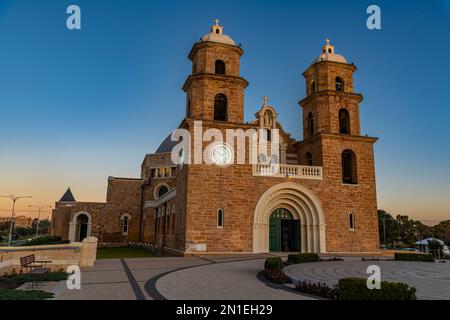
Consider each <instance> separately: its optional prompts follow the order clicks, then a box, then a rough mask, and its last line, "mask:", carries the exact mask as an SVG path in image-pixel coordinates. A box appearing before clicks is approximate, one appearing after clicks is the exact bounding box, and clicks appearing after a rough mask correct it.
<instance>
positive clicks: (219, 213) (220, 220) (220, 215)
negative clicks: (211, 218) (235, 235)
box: [217, 209, 223, 228]
mask: <svg viewBox="0 0 450 320" xmlns="http://www.w3.org/2000/svg"><path fill="white" fill-rule="evenodd" d="M217 228H223V209H218V210H217Z"/></svg>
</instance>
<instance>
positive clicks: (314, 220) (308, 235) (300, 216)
mask: <svg viewBox="0 0 450 320" xmlns="http://www.w3.org/2000/svg"><path fill="white" fill-rule="evenodd" d="M277 209H284V210H287V211H288V212H289V213H290V214H291V216H290V217H289V219H284V220H296V221H299V222H296V223H299V224H300V228H299V236H298V240H299V246H300V251H301V252H318V253H319V252H320V253H325V252H326V244H325V218H324V215H323V212H322V208H321V206H320V202H319V200H318V199H317V197H316V196H315V195H314V193H313V192H312V191H311V190H309V189H308V188H306V187H305V186H303V185H300V184H297V183H293V182H286V183H280V184H277V185H275V186H273V187H271V188H269V189H268V190H267V191H266V192H264V193H263V194H262V196H261V197H260V199H259V200H258V203H257V205H256V208H255V214H254V219H253V252H255V253H262V252H269V251H270V218H271V216H272V214H273V213H274V212H276V210H277ZM281 220H283V219H281ZM280 224H281V222H280ZM291 224H293V223H292V222H291ZM288 228H289V227H288ZM291 228H294V227H291ZM291 237H292V233H291Z"/></svg>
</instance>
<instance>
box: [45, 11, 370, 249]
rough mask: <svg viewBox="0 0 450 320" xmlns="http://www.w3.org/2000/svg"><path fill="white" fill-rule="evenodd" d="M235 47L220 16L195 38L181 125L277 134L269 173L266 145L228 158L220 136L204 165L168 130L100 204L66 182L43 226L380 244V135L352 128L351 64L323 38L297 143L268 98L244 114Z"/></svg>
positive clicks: (242, 240) (215, 240)
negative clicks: (177, 159)
mask: <svg viewBox="0 0 450 320" xmlns="http://www.w3.org/2000/svg"><path fill="white" fill-rule="evenodd" d="M243 53H244V51H243V49H242V48H241V46H240V45H238V44H236V43H235V41H233V39H231V38H230V37H229V36H227V35H225V34H224V33H223V27H222V26H221V25H219V23H218V21H217V20H216V21H215V24H214V25H213V26H212V27H211V30H210V32H209V33H207V34H205V35H204V36H203V37H202V38H201V39H200V41H198V42H196V43H194V45H193V46H192V49H191V51H190V52H189V55H188V58H189V60H190V61H191V62H192V70H191V73H190V74H189V75H188V76H187V79H186V81H185V83H184V85H183V90H184V92H185V93H186V105H185V107H183V110H185V115H184V118H183V119H182V121H181V123H180V125H179V128H180V129H183V130H185V131H186V132H188V133H190V134H191V135H192V136H194V135H198V132H195V131H196V130H198V128H197V129H196V124H197V123H199V122H201V130H202V131H201V132H200V135H202V134H203V133H204V132H206V131H207V130H210V129H214V130H215V132H221V133H222V134H223V135H226V132H227V131H228V130H229V129H233V130H239V129H242V130H243V131H244V132H246V131H248V130H256V131H257V130H262V132H264V133H265V134H264V135H263V138H261V139H265V140H266V142H270V141H271V140H272V139H275V133H276V136H277V140H278V141H279V143H278V147H277V149H276V150H275V151H276V154H277V155H279V156H278V162H279V164H278V166H277V167H276V171H272V170H271V168H272V167H271V163H270V161H267V159H265V157H264V155H261V156H258V158H257V159H258V160H257V161H256V162H250V161H248V158H249V154H251V153H252V150H250V149H251V147H250V146H249V145H246V147H245V148H246V150H247V152H246V153H245V159H244V160H246V161H244V163H237V162H236V161H235V160H236V159H233V157H232V156H230V155H233V154H237V152H238V150H236V148H237V146H235V145H229V144H226V143H224V144H223V147H222V149H217V150H215V152H213V157H212V158H213V159H212V163H209V164H205V163H196V162H189V161H185V162H184V163H181V164H179V163H174V161H173V154H172V153H173V150H174V147H176V146H177V144H178V141H174V140H173V138H172V135H169V136H168V137H167V138H166V139H165V140H164V141H163V142H162V143H161V144H160V146H159V147H158V148H157V150H156V151H155V152H154V153H150V154H147V155H146V156H145V157H144V159H143V161H142V164H141V174H140V178H120V177H109V178H108V187H107V196H106V202H102V203H94V202H81V201H77V200H76V199H75V197H74V195H73V194H72V192H71V190H70V189H68V190H67V191H66V193H65V194H64V195H63V196H62V198H61V199H60V200H59V201H58V202H56V204H55V209H54V210H53V216H52V226H51V233H52V234H53V235H59V236H61V237H62V238H63V239H68V240H70V241H73V242H78V241H81V240H83V239H84V238H85V237H88V236H91V235H92V236H96V237H97V238H98V239H99V242H100V243H105V244H117V245H119V244H126V243H129V242H145V243H150V244H153V245H155V246H157V247H159V248H161V249H164V250H166V251H168V252H171V253H174V254H178V255H189V254H196V253H197V254H205V253H263V252H270V251H291V252H317V253H327V252H330V253H331V252H332V253H365V252H367V253H368V252H377V251H378V250H379V240H378V220H377V202H376V188H375V167H374V151H373V145H374V143H375V142H376V141H377V138H373V137H368V136H366V135H361V128H360V114H359V104H360V103H361V101H362V95H361V94H359V93H355V92H354V85H353V73H354V72H355V71H356V67H355V65H354V64H353V63H349V62H347V60H346V59H345V58H344V57H343V56H342V55H339V54H337V53H335V48H334V46H333V45H332V44H331V43H330V41H329V40H328V39H327V40H326V43H325V45H324V46H323V47H322V50H321V52H320V54H319V56H318V57H316V58H315V59H314V60H313V61H312V62H311V63H310V64H309V66H308V67H307V69H306V70H305V71H304V72H303V77H304V80H305V86H306V96H305V97H304V98H303V99H302V100H300V101H299V106H300V108H301V110H302V127H303V140H300V141H297V140H296V139H294V138H293V137H292V136H291V135H290V134H289V133H287V132H285V131H284V129H283V127H282V126H281V124H280V123H279V122H278V120H277V112H276V109H275V107H274V106H270V105H269V103H268V99H267V98H265V99H264V103H263V105H262V106H261V108H260V110H259V111H258V112H257V113H256V115H255V119H254V120H253V121H251V122H244V93H245V88H246V87H247V86H248V84H249V83H248V82H247V80H246V79H244V78H243V77H242V76H241V75H240V72H239V69H240V58H241V56H242V55H243ZM294 67H295V66H294ZM192 148H193V146H192ZM273 151H274V150H272V152H273ZM195 152H196V151H195V150H192V153H195ZM230 159H231V162H230ZM268 171H270V173H271V174H267V173H268Z"/></svg>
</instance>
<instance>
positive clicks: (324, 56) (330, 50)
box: [311, 39, 348, 65]
mask: <svg viewBox="0 0 450 320" xmlns="http://www.w3.org/2000/svg"><path fill="white" fill-rule="evenodd" d="M321 61H332V62H340V63H347V64H348V62H347V60H346V59H345V58H344V57H343V56H341V55H340V54H336V53H334V46H332V45H331V44H330V39H326V40H325V45H324V46H323V47H322V53H321V54H320V56H318V57H317V58H316V59H314V60H313V62H311V65H313V64H314V63H316V62H321Z"/></svg>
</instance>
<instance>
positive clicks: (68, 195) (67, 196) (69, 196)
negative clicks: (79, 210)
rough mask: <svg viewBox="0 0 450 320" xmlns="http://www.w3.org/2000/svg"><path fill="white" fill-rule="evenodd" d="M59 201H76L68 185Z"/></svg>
mask: <svg viewBox="0 0 450 320" xmlns="http://www.w3.org/2000/svg"><path fill="white" fill-rule="evenodd" d="M59 202H76V200H75V197H74V196H73V194H72V191H70V187H69V188H67V191H66V192H65V193H64V194H63V196H62V197H61V199H60V200H59Z"/></svg>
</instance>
